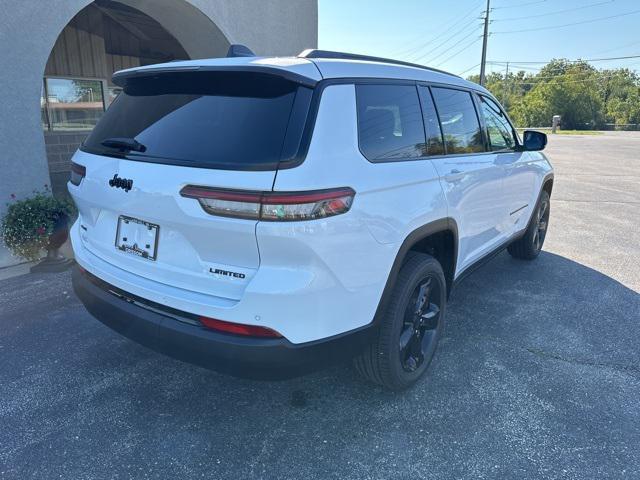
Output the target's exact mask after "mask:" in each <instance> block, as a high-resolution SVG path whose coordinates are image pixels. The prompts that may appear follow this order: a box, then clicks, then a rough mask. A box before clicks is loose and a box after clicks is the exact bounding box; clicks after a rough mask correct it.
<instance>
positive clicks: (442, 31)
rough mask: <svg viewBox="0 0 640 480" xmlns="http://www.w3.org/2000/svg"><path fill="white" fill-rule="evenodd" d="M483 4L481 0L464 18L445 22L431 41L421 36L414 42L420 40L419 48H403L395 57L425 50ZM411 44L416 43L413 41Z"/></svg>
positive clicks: (456, 17) (455, 17)
mask: <svg viewBox="0 0 640 480" xmlns="http://www.w3.org/2000/svg"><path fill="white" fill-rule="evenodd" d="M482 2H483V0H479V1H478V2H476V3H475V5H474V6H473V7H471V9H470V10H469V11H468V12H467V13H466V14H465V15H463V16H462V17H459V16H457V15H456V16H454V17H453V18H450V19H449V21H447V22H445V23H444V24H443V26H442V28H441V29H439V30H438V31H437V32H436V33H435V34H433V35H431V37H430V40H429V41H427V42H425V41H424V39H423V36H422V35H420V36H419V37H416V38H414V40H420V43H419V44H418V45H417V46H413V47H409V48H403V49H401V50H399V51H396V52H395V53H393V55H394V56H405V55H411V54H413V53H415V52H417V51H418V50H420V49H422V48H424V47H425V46H426V45H428V44H429V43H431V42H432V41H433V40H436V39H437V38H438V37H440V36H441V35H443V34H445V33H446V32H448V31H449V30H451V29H453V28H454V27H456V26H458V25H460V24H461V23H462V22H463V21H464V20H465V19H466V18H467V17H469V15H471V14H473V13H475V12H476V10H477V8H478V7H479V6H480V4H481V3H482ZM453 20H455V21H454V22H453V24H451V21H453ZM410 43H414V42H413V41H412V42H410Z"/></svg>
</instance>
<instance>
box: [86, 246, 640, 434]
mask: <svg viewBox="0 0 640 480" xmlns="http://www.w3.org/2000/svg"><path fill="white" fill-rule="evenodd" d="M639 315H640V295H639V294H638V293H637V292H635V291H633V290H631V289H629V288H627V287H626V286H624V285H623V284H621V283H620V282H618V281H616V280H614V279H612V278H611V277H608V276H606V275H604V274H602V273H600V272H598V271H596V270H594V269H591V268H589V267H586V266H584V265H581V264H579V263H576V262H574V261H572V260H569V259H567V258H565V257H562V256H559V255H555V254H553V253H549V252H543V253H542V254H541V255H540V257H539V258H538V259H537V260H536V261H534V262H524V261H519V260H514V259H512V258H511V257H510V256H508V255H507V254H506V253H504V254H501V255H499V256H498V257H496V259H494V260H492V261H491V262H490V263H489V264H487V265H485V266H484V267H482V268H481V269H479V270H477V271H476V272H474V273H473V274H472V275H470V276H469V277H467V278H466V279H465V280H464V281H463V282H461V283H460V284H459V285H458V286H457V287H456V288H455V290H454V292H453V293H452V296H451V299H450V301H449V304H448V312H447V325H446V331H445V335H444V337H443V339H442V341H441V345H440V348H439V350H438V352H437V354H436V357H435V359H434V362H433V365H432V367H431V369H430V371H429V372H428V374H427V375H426V378H425V379H424V380H422V381H421V382H420V383H419V384H418V385H416V387H414V388H413V389H410V390H408V391H407V392H402V393H400V394H398V393H389V392H385V391H384V390H382V389H381V388H379V387H376V386H374V385H370V384H368V383H367V382H365V381H363V380H361V379H360V378H359V377H358V375H357V374H356V373H355V372H354V370H353V369H352V368H351V366H350V364H341V365H336V366H333V367H331V368H328V369H326V370H323V371H320V372H317V373H314V374H310V375H307V376H304V377H300V378H296V379H292V380H286V381H278V382H263V381H251V380H243V379H237V378H233V377H229V376H225V375H221V374H217V373H215V372H210V371H207V370H205V369H201V368H198V367H195V366H193V365H189V364H185V363H182V362H179V361H175V360H172V359H168V358H166V357H164V356H162V355H159V354H156V353H154V352H149V351H147V350H145V349H142V348H141V347H138V346H137V345H135V344H133V343H132V342H130V341H128V340H124V339H122V340H121V341H117V343H118V347H117V348H116V349H115V350H114V349H98V350H97V351H95V352H94V353H95V356H94V357H93V359H94V361H93V362H91V363H93V365H87V367H89V368H91V367H92V366H93V367H95V368H101V369H102V368H105V366H107V365H110V366H112V367H113V368H116V369H121V368H122V367H123V365H122V362H123V361H125V359H127V358H129V360H128V361H126V363H127V365H125V367H127V366H133V365H135V362H133V359H132V358H131V357H132V356H133V357H134V358H136V357H137V358H138V360H139V361H140V362H141V363H140V365H137V366H135V369H140V370H141V372H144V374H143V375H144V377H145V381H144V382H142V383H139V382H134V383H131V382H130V381H129V380H128V379H124V380H125V384H124V385H127V384H128V385H129V386H130V388H131V390H129V391H127V392H122V393H126V394H127V396H133V398H138V400H139V403H140V408H141V409H144V411H145V412H146V413H149V411H150V410H149V409H150V408H151V410H153V405H154V404H155V407H156V408H158V409H160V410H162V411H167V412H173V414H175V415H184V418H185V419H187V418H189V416H190V415H192V413H193V411H192V410H191V409H195V411H198V412H200V413H203V414H205V418H206V416H207V415H206V414H207V412H209V411H210V410H209V406H210V403H211V402H212V401H213V402H215V403H216V405H217V406H216V411H217V412H218V413H221V412H225V414H226V415H231V416H237V419H238V421H240V420H241V418H242V417H243V416H245V415H247V414H248V413H249V412H250V411H252V410H254V409H255V410H256V411H260V410H261V409H262V408H265V407H267V406H268V405H269V406H271V407H274V408H275V407H276V406H277V408H278V409H279V412H280V414H286V412H295V411H296V410H300V409H309V408H316V409H322V406H323V405H324V406H327V405H331V404H332V403H333V402H337V401H345V400H348V401H351V402H364V403H371V402H375V401H379V402H387V401H390V402H394V401H397V400H398V399H402V398H405V397H413V396H416V395H423V394H425V392H429V391H430V390H432V389H435V388H440V387H439V386H438V383H439V381H440V380H443V374H444V373H445V372H446V373H447V375H449V376H454V377H455V376H456V375H462V374H463V373H464V372H469V371H473V369H474V368H473V367H474V365H475V364H476V363H477V361H478V360H479V359H478V356H480V357H481V356H482V353H483V350H482V349H483V348H485V349H487V350H493V349H495V348H496V346H502V347H507V348H508V349H509V350H517V351H520V352H521V353H526V354H527V355H531V356H537V357H541V358H544V357H547V358H550V359H556V360H558V361H564V362H569V363H575V364H586V365H588V364H593V365H604V366H611V368H613V369H616V368H619V369H623V370H627V371H629V372H635V373H637V372H638V369H639V368H640V367H639V363H638V355H637V352H638V347H637V338H640V322H638V319H639ZM465 353H467V354H469V355H467V356H465ZM132 362H133V365H132ZM141 374H142V373H141ZM463 376H464V377H467V376H468V374H465V375H463ZM447 383H448V380H447ZM124 385H123V386H124ZM149 389H151V390H152V392H153V393H152V394H151V393H150V392H149ZM150 398H153V399H154V401H153V404H152V405H149V404H148V401H149V399H150ZM162 399H165V400H166V401H162ZM229 399H234V400H231V401H229ZM185 404H188V405H190V407H191V408H190V409H189V410H186V409H184V408H183V407H184V405H185ZM160 410H159V411H160ZM159 411H158V412H159ZM332 413H333V414H334V415H335V414H338V415H339V412H332Z"/></svg>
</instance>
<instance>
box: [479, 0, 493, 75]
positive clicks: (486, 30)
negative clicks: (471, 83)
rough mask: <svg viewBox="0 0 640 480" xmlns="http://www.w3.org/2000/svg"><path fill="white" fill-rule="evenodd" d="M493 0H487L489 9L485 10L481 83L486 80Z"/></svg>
mask: <svg viewBox="0 0 640 480" xmlns="http://www.w3.org/2000/svg"><path fill="white" fill-rule="evenodd" d="M490 3H491V0H487V10H486V11H485V12H484V35H483V38H482V61H481V62H480V85H484V84H485V81H486V77H485V67H486V65H485V64H486V63H487V37H488V36H489V8H490V5H489V4H490Z"/></svg>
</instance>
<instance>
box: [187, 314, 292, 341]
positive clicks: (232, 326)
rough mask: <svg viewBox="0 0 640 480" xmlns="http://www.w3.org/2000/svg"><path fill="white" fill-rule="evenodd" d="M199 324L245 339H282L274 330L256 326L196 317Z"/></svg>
mask: <svg viewBox="0 0 640 480" xmlns="http://www.w3.org/2000/svg"><path fill="white" fill-rule="evenodd" d="M198 319H199V320H200V323H202V325H204V326H205V327H207V328H209V329H211V330H217V331H219V332H224V333H233V334H235V335H242V336H245V337H263V338H282V335H280V334H279V333H278V332H276V331H275V330H271V329H270V328H267V327H260V326H257V325H243V324H241V323H231V322H225V321H223V320H216V319H215V318H209V317H198Z"/></svg>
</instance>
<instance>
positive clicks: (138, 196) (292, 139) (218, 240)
mask: <svg viewBox="0 0 640 480" xmlns="http://www.w3.org/2000/svg"><path fill="white" fill-rule="evenodd" d="M310 98H311V89H310V88H308V87H303V86H300V85H299V84H297V83H295V82H291V81H290V80H285V79H283V78H280V77H276V76H273V75H265V74H256V73H255V72H253V73H242V72H240V73H239V72H206V73H205V72H197V73H194V72H184V73H176V72H170V73H166V74H164V75H154V76H153V77H151V78H144V77H142V78H141V77H137V78H136V79H135V81H134V82H132V83H131V84H128V85H125V90H124V93H123V94H121V96H120V97H118V99H117V100H116V101H115V102H114V104H113V105H112V107H111V108H110V109H109V110H108V111H107V113H106V114H105V117H104V118H103V119H102V120H101V121H100V123H99V124H98V126H97V127H96V128H95V129H94V131H93V132H92V134H91V135H90V136H89V138H88V139H87V140H86V142H85V144H84V145H83V147H82V148H81V151H78V152H77V153H76V155H75V156H74V158H73V162H74V163H76V164H78V165H81V166H83V167H84V168H85V170H86V172H85V176H84V178H83V179H82V180H81V181H78V182H75V183H77V185H76V184H74V182H71V183H70V184H69V191H70V193H71V195H72V196H73V198H74V200H75V201H76V204H77V205H78V208H79V211H80V217H79V224H80V238H81V241H82V244H83V246H84V247H85V248H86V249H87V250H88V251H90V252H91V253H92V254H94V255H96V256H98V257H99V258H101V259H102V260H104V261H106V262H108V263H109V264H111V265H113V266H116V267H119V268H121V269H123V270H126V271H128V272H131V273H134V274H136V275H140V276H143V277H145V278H148V279H150V280H154V281H157V282H161V283H164V284H167V285H171V286H173V287H178V288H182V289H185V290H190V291H194V292H200V293H205V294H209V295H215V296H219V297H224V298H229V299H234V300H238V299H240V298H241V297H242V294H243V292H244V289H245V287H246V285H247V284H248V282H249V281H250V280H251V278H252V277H253V275H254V274H255V272H256V270H257V268H258V266H259V264H260V256H259V251H258V246H257V241H256V235H255V227H256V220H251V219H241V218H227V217H224V216H214V215H210V214H208V213H207V212H205V210H204V209H203V208H202V207H201V205H200V203H199V202H198V200H196V199H193V198H185V197H183V196H181V195H180V191H181V190H182V188H184V187H185V186H187V185H196V186H206V187H214V188H223V189H232V190H251V191H270V190H272V186H273V182H274V178H275V172H276V170H277V167H278V164H279V162H280V161H282V160H286V159H288V158H289V157H290V156H292V155H295V154H296V153H297V148H298V147H299V145H300V141H301V136H302V130H303V127H304V122H305V121H306V112H307V111H308V108H309V103H310ZM300 112H302V113H304V115H301V114H300ZM292 122H294V123H295V124H292ZM107 139H109V142H106V143H107V144H109V146H105V145H104V143H105V141H106V140H107ZM132 142H135V143H136V145H142V146H143V147H140V148H138V147H135V149H130V148H131V147H127V146H126V145H131V144H133V143H132ZM120 144H122V145H121V146H120V147H118V146H117V145H120ZM113 145H116V146H115V147H114V146H113Z"/></svg>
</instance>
